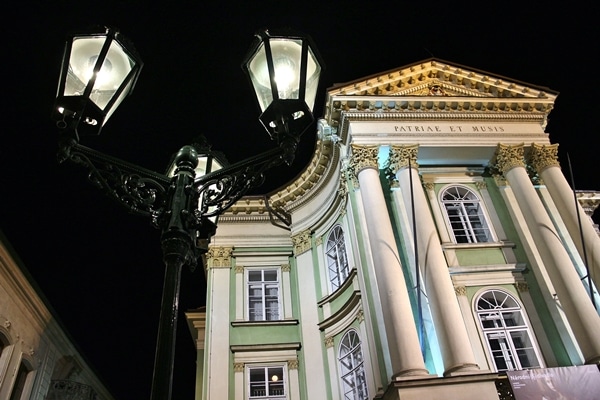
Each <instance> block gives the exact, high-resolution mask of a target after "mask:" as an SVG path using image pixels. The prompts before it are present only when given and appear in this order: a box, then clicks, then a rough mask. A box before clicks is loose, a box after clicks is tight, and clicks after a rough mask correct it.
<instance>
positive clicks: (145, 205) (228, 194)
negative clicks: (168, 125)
mask: <svg viewBox="0 0 600 400" xmlns="http://www.w3.org/2000/svg"><path fill="white" fill-rule="evenodd" d="M142 65H143V63H142V61H141V59H140V57H139V55H138V54H137V52H136V51H135V49H134V47H133V46H132V44H131V42H129V40H127V39H126V38H125V37H124V36H123V35H121V34H120V32H119V31H118V30H116V29H114V28H106V27H102V28H100V29H96V30H92V31H88V32H85V33H82V34H75V35H71V36H69V37H68V38H67V43H66V46H65V54H64V57H63V62H62V68H61V72H60V79H59V85H58V93H57V96H56V101H55V104H54V109H53V113H52V118H53V119H54V120H55V121H56V124H57V127H58V128H59V129H60V136H59V150H58V156H59V161H60V162H63V161H66V160H69V161H71V162H74V163H77V164H80V165H82V166H84V167H85V168H87V169H88V170H89V173H88V178H89V179H90V181H91V182H92V183H93V184H95V185H96V186H97V187H99V188H100V189H102V190H103V191H104V192H105V193H106V194H108V195H109V196H110V197H112V198H113V199H115V200H117V201H118V202H119V203H120V204H122V205H123V206H125V207H126V208H127V209H128V210H129V211H131V212H133V213H136V214H139V215H142V216H146V217H149V218H150V219H151V221H152V223H153V225H154V226H156V227H157V228H159V229H160V230H161V247H162V251H163V261H164V264H165V277H164V287H163V295H162V301H161V313H160V321H159V328H158V338H157V343H156V355H155V361H154V376H153V380H152V392H151V399H152V400H165V399H170V398H171V390H172V379H173V361H174V354H175V353H174V349H175V333H176V329H177V316H178V301H179V288H180V279H181V270H182V267H183V266H190V267H192V268H194V267H195V266H196V263H197V260H198V258H199V257H200V256H201V255H203V254H204V253H206V251H207V250H208V243H209V242H210V239H211V237H212V236H213V235H214V233H215V231H216V228H217V225H216V224H217V220H216V219H217V217H218V216H219V215H220V214H221V213H223V212H224V211H225V210H227V209H228V208H229V207H230V206H232V205H233V204H234V203H235V202H236V201H237V200H239V199H240V198H241V197H242V196H244V195H245V194H246V193H247V192H248V191H249V190H251V189H253V188H255V187H257V186H259V185H260V184H262V182H263V181H264V172H265V171H266V170H267V169H269V168H272V167H274V166H277V165H280V164H281V163H286V164H288V165H290V164H291V163H292V161H293V159H294V155H295V152H296V148H297V145H298V142H299V140H300V136H301V135H302V133H303V132H304V131H305V130H306V129H307V128H308V127H309V126H310V124H311V123H312V122H313V120H314V118H313V114H312V108H313V105H314V100H315V97H316V92H317V86H318V81H319V74H320V72H321V68H322V65H323V63H322V61H321V59H320V57H319V55H318V53H317V51H316V48H315V47H314V45H313V44H312V41H311V40H310V38H308V37H305V36H301V35H298V34H296V33H292V32H272V31H267V30H265V31H261V32H258V33H257V34H256V35H255V41H254V43H253V45H252V47H251V49H250V52H249V53H248V56H247V58H246V61H245V62H244V64H243V65H242V68H243V69H244V70H245V71H246V72H247V73H248V76H249V78H250V81H251V82H252V84H253V85H254V90H255V92H256V95H257V99H258V103H259V105H260V108H261V110H262V114H261V116H260V121H261V122H262V124H263V126H264V127H265V129H266V130H267V132H268V133H269V135H270V137H271V139H272V140H274V141H275V142H276V143H277V147H275V148H273V149H271V150H267V151H265V152H263V153H260V154H258V155H255V156H252V157H250V158H248V159H245V160H242V161H240V162H237V163H234V164H231V165H229V164H228V163H227V162H226V161H225V160H224V158H223V157H222V155H221V154H220V153H218V152H215V151H212V150H211V148H210V146H208V144H207V142H206V140H205V138H203V137H200V138H199V139H198V140H197V141H196V142H195V143H193V144H191V145H187V146H183V147H182V148H181V149H180V150H179V151H178V152H177V153H176V154H175V155H174V157H173V160H172V164H171V166H170V167H168V169H167V172H166V173H158V172H155V171H151V170H148V169H145V168H142V167H140V166H137V165H134V164H131V163H129V162H126V161H123V160H120V159H118V158H115V157H112V156H109V155H107V154H104V153H101V152H99V151H96V150H93V149H91V148H88V147H85V146H83V145H81V144H80V143H79V141H80V138H81V137H83V136H87V135H98V134H99V133H100V131H101V129H102V127H103V126H104V124H105V123H106V121H107V120H108V118H109V117H110V116H111V115H112V113H113V112H114V110H115V109H116V108H117V106H118V105H119V104H120V103H121V101H123V99H124V98H125V97H126V96H127V95H129V94H130V93H131V91H132V90H133V88H134V86H135V82H136V80H137V78H138V76H139V73H140V70H141V68H142Z"/></svg>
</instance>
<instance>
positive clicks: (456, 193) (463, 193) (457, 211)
mask: <svg viewBox="0 0 600 400" xmlns="http://www.w3.org/2000/svg"><path fill="white" fill-rule="evenodd" d="M441 197H442V204H443V205H444V209H445V210H446V216H447V218H448V222H449V223H450V226H451V227H452V233H453V234H454V240H455V241H456V243H480V242H489V241H491V240H492V235H491V233H490V228H489V226H488V223H487V221H486V218H485V215H484V213H483V210H482V208H481V203H480V200H479V197H477V195H476V194H475V193H474V192H473V191H471V190H470V189H468V188H466V187H464V186H450V187H448V188H446V189H445V190H444V191H443V192H442V196H441Z"/></svg>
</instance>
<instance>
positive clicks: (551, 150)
mask: <svg viewBox="0 0 600 400" xmlns="http://www.w3.org/2000/svg"><path fill="white" fill-rule="evenodd" d="M530 158H531V159H530V162H531V165H532V166H533V167H534V168H535V170H536V171H537V173H538V174H541V173H542V172H543V171H544V170H545V169H546V168H550V167H558V168H560V163H559V162H558V144H551V145H542V144H537V143H533V144H532V145H531V155H530Z"/></svg>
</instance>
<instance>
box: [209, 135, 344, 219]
mask: <svg viewBox="0 0 600 400" xmlns="http://www.w3.org/2000/svg"><path fill="white" fill-rule="evenodd" d="M338 158H339V149H338V147H337V146H334V141H333V140H332V138H331V137H327V138H320V139H318V140H317V143H316V146H315V152H314V154H313V157H312V159H311V160H310V162H309V163H308V165H307V166H306V168H305V169H304V171H303V172H302V173H301V174H300V175H299V176H298V177H297V178H296V179H295V180H293V181H292V182H290V183H289V184H288V185H287V186H285V187H283V188H281V189H280V190H278V191H276V192H274V193H271V194H269V195H268V196H244V197H242V198H241V199H240V200H238V201H237V202H236V203H235V204H234V205H233V206H231V207H230V208H229V209H228V210H227V211H226V212H225V213H224V214H222V215H221V216H220V217H219V221H227V222H233V223H236V222H237V223H244V222H256V221H266V222H269V221H270V219H269V208H271V209H274V210H285V211H287V212H289V211H290V210H293V209H296V208H298V207H300V206H301V205H302V204H304V203H306V202H308V201H309V200H310V199H312V198H313V197H314V196H316V195H317V194H319V193H320V191H321V189H322V183H323V182H327V180H328V178H330V176H331V175H332V174H333V173H334V172H335V168H331V166H332V165H335V164H336V162H337V159H338ZM267 201H268V204H266V202H267Z"/></svg>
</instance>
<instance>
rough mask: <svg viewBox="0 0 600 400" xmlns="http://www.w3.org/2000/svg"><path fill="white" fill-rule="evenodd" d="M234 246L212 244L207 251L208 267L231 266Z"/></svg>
mask: <svg viewBox="0 0 600 400" xmlns="http://www.w3.org/2000/svg"><path fill="white" fill-rule="evenodd" d="M232 255H233V246H212V247H210V248H209V249H208V252H207V253H206V259H207V261H208V262H207V269H210V268H231V262H232Z"/></svg>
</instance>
